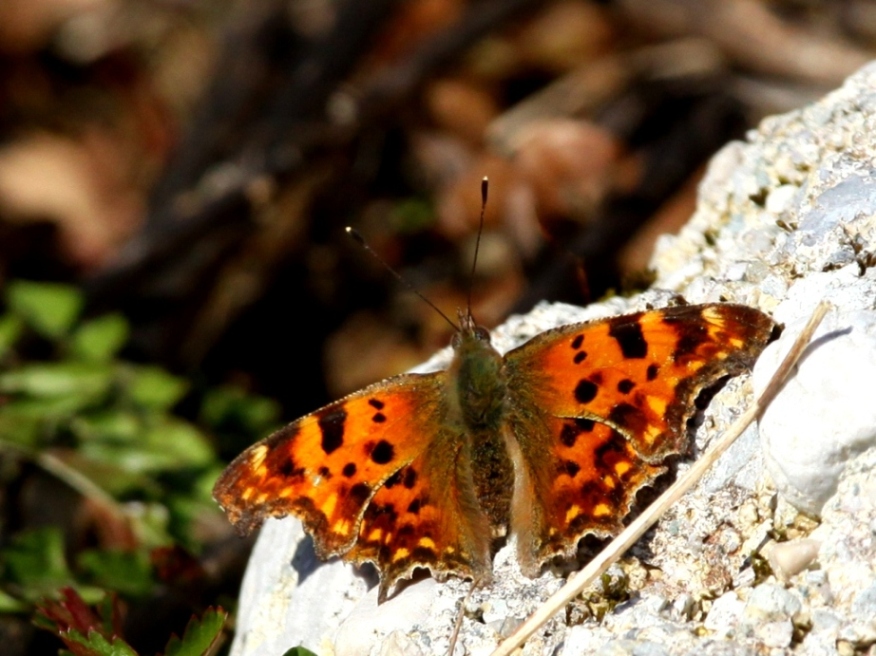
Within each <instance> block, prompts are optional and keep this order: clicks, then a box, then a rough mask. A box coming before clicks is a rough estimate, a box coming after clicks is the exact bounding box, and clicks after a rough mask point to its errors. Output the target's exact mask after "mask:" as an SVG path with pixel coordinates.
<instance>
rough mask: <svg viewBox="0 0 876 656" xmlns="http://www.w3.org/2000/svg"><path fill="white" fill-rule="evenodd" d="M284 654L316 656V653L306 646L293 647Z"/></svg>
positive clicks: (286, 655) (288, 655)
mask: <svg viewBox="0 0 876 656" xmlns="http://www.w3.org/2000/svg"><path fill="white" fill-rule="evenodd" d="M283 656H316V654H314V653H313V652H312V651H310V650H309V649H305V648H304V647H292V649H290V650H288V651H286V652H284V653H283Z"/></svg>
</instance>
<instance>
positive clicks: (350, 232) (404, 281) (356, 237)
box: [347, 226, 459, 332]
mask: <svg viewBox="0 0 876 656" xmlns="http://www.w3.org/2000/svg"><path fill="white" fill-rule="evenodd" d="M347 234H348V235H350V236H351V237H352V238H353V239H354V240H355V242H356V243H357V244H359V246H361V247H362V248H364V249H365V250H366V251H368V253H369V254H370V255H371V256H372V257H373V258H374V259H376V260H377V261H378V262H380V263H381V264H382V265H383V268H384V269H386V270H387V271H389V272H390V273H391V274H392V275H393V276H395V279H396V280H398V281H399V282H400V283H401V284H403V285H404V286H405V287H407V288H408V289H409V290H410V291H412V292H413V293H414V294H416V295H417V296H419V297H420V298H421V299H422V300H423V301H425V303H426V305H428V306H429V307H430V308H432V309H433V310H435V312H437V313H438V314H440V315H441V317H442V318H443V319H444V321H446V322H447V323H449V324H450V326H451V328H453V330H455V331H457V332H459V326H457V325H456V324H455V323H453V322H452V321H451V320H450V317H448V316H447V315H446V314H444V313H443V312H442V311H441V309H440V308H439V307H438V306H437V305H435V304H434V303H433V302H432V301H430V300H429V299H428V298H426V297H425V296H423V294H421V293H420V290H419V289H417V288H416V287H414V286H413V285H412V284H411V283H410V282H409V281H408V280H407V279H406V278H403V277H402V276H401V274H399V272H398V271H396V270H395V269H393V268H392V267H391V266H390V265H389V264H388V263H387V261H386V260H384V259H383V258H382V257H380V256H379V255H378V254H377V251H375V250H374V249H373V248H371V246H369V245H368V242H367V241H365V237H363V236H362V235H361V234H359V231H358V230H356V229H355V228H351V227H350V226H347Z"/></svg>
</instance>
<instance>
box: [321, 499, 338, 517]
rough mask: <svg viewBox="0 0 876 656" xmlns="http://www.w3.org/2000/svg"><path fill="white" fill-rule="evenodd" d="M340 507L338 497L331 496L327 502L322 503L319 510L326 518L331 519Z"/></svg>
mask: <svg viewBox="0 0 876 656" xmlns="http://www.w3.org/2000/svg"><path fill="white" fill-rule="evenodd" d="M337 505H338V495H337V494H330V495H329V496H328V497H326V500H325V501H324V502H323V503H322V505H321V506H320V507H319V509H320V510H321V511H322V514H323V515H325V516H326V517H331V516H332V514H333V513H334V512H335V507H336V506H337Z"/></svg>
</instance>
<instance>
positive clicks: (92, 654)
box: [60, 629, 137, 656]
mask: <svg viewBox="0 0 876 656" xmlns="http://www.w3.org/2000/svg"><path fill="white" fill-rule="evenodd" d="M60 637H61V640H63V641H64V643H65V644H66V645H67V646H68V647H70V648H73V646H74V645H76V646H77V649H76V650H75V652H74V653H75V654H77V656H79V655H82V656H137V652H136V651H134V650H133V649H132V648H131V646H130V645H129V644H128V643H127V642H125V641H124V640H122V639H121V638H113V641H112V642H110V641H109V640H107V639H106V637H105V636H104V635H103V634H101V633H100V632H99V631H95V630H92V631H89V632H88V635H87V636H85V635H82V633H81V632H79V631H77V630H76V629H70V630H69V631H64V632H63V633H61V634H60ZM83 648H84V651H83Z"/></svg>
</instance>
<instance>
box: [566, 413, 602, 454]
mask: <svg viewBox="0 0 876 656" xmlns="http://www.w3.org/2000/svg"><path fill="white" fill-rule="evenodd" d="M595 425H596V422H594V421H593V420H592V419H568V420H566V421H565V422H564V423H563V427H562V428H561V429H560V442H562V443H563V445H564V446H567V447H569V448H571V447H573V446H575V442H576V441H577V439H578V436H579V435H580V434H581V433H589V432H591V431H592V430H593V427H594V426H595Z"/></svg>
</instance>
